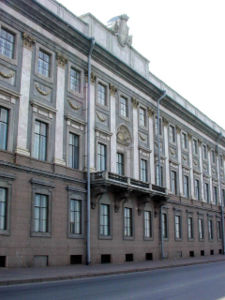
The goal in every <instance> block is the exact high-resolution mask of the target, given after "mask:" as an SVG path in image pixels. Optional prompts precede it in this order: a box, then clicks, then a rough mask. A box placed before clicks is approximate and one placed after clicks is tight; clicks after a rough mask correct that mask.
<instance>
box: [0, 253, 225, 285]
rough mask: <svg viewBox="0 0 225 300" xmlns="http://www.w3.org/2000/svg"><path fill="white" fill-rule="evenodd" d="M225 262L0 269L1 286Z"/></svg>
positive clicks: (210, 259) (202, 260) (198, 259)
mask: <svg viewBox="0 0 225 300" xmlns="http://www.w3.org/2000/svg"><path fill="white" fill-rule="evenodd" d="M219 261H221V262H225V255H215V256H205V257H192V258H180V259H173V260H172V259H165V260H159V261H145V262H139V263H124V264H120V265H116V264H101V265H89V266H86V265H69V266H60V267H44V268H0V286H1V285H11V284H21V283H31V282H44V281H55V280H65V279H75V278H83V277H92V276H101V275H112V274H122V273H131V272H143V271H150V270H156V269H164V268H173V267H179V266H188V265H194V264H204V263H213V262H219Z"/></svg>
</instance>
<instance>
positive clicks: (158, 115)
mask: <svg viewBox="0 0 225 300" xmlns="http://www.w3.org/2000/svg"><path fill="white" fill-rule="evenodd" d="M165 97H166V91H163V94H162V96H160V97H159V99H158V100H157V141H158V162H157V169H158V176H159V181H158V183H159V186H162V181H161V168H160V122H159V120H160V109H159V105H160V102H161V100H163V99H164V98H165ZM162 210H163V206H161V207H160V221H161V222H160V223H161V257H162V258H165V254H164V243H163V242H164V241H163V214H162Z"/></svg>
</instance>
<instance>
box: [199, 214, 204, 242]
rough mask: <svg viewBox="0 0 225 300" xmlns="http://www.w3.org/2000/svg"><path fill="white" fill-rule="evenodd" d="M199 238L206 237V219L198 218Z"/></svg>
mask: <svg viewBox="0 0 225 300" xmlns="http://www.w3.org/2000/svg"><path fill="white" fill-rule="evenodd" d="M198 230H199V238H200V239H204V220H203V219H198Z"/></svg>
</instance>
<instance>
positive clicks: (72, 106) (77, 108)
mask: <svg viewBox="0 0 225 300" xmlns="http://www.w3.org/2000/svg"><path fill="white" fill-rule="evenodd" d="M68 102H69V105H70V107H71V108H72V109H74V110H79V109H80V106H79V105H76V104H73V103H72V102H71V101H68Z"/></svg>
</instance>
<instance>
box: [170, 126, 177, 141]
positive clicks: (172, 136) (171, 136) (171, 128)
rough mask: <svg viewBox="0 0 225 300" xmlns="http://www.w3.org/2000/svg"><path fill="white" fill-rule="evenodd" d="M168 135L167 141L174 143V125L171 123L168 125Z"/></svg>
mask: <svg viewBox="0 0 225 300" xmlns="http://www.w3.org/2000/svg"><path fill="white" fill-rule="evenodd" d="M168 131H169V133H168V136H169V143H171V144H173V145H175V144H176V141H177V139H176V127H175V126H174V125H172V124H169V126H168Z"/></svg>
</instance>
